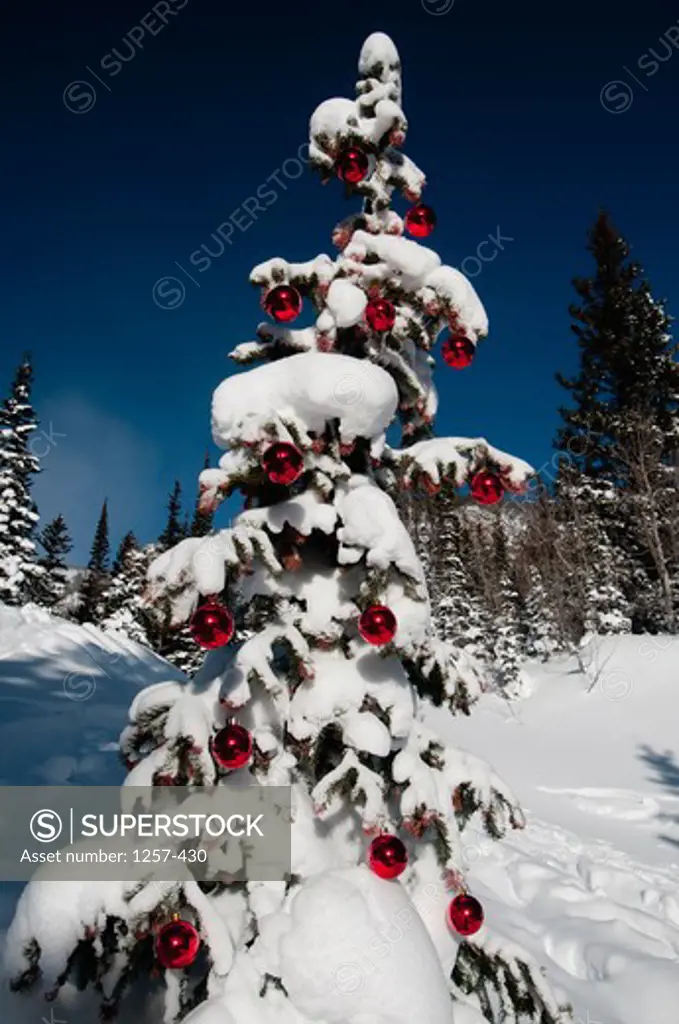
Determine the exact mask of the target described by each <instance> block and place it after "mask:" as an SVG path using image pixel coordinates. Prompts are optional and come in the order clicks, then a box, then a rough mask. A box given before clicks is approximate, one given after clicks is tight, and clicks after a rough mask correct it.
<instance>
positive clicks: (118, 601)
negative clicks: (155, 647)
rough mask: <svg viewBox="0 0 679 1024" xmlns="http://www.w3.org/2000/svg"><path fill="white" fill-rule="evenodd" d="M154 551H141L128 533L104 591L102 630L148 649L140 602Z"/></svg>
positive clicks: (144, 613)
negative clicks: (115, 633)
mask: <svg viewBox="0 0 679 1024" xmlns="http://www.w3.org/2000/svg"><path fill="white" fill-rule="evenodd" d="M155 554H156V549H155V548H153V547H149V548H148V549H144V548H141V547H140V546H139V544H138V542H137V538H136V537H135V535H134V533H132V532H131V531H130V532H129V533H126V534H125V536H124V537H123V539H122V541H121V542H120V546H119V547H118V551H117V553H116V557H115V560H114V562H113V568H112V570H111V581H110V584H109V586H108V588H107V590H106V594H105V599H104V607H103V617H102V620H101V626H102V629H111V630H115V631H116V632H119V633H123V634H124V635H125V636H127V637H129V638H130V639H131V640H136V641H137V642H138V643H141V644H145V645H147V646H149V644H150V639H149V630H150V628H151V624H150V622H149V614H148V611H147V609H146V607H145V605H144V602H143V594H144V589H145V582H146V571H147V569H148V566H149V562H150V560H151V558H152V557H153V555H155Z"/></svg>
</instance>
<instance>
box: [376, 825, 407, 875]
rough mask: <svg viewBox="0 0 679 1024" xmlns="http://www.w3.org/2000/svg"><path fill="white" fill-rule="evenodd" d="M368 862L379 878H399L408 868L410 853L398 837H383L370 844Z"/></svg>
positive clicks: (378, 837)
mask: <svg viewBox="0 0 679 1024" xmlns="http://www.w3.org/2000/svg"><path fill="white" fill-rule="evenodd" d="M368 860H369V864H370V870H371V871H374V872H375V874H376V875H377V876H378V878H398V876H399V875H402V874H403V872H404V871H405V869H406V867H407V866H408V851H407V850H406V848H405V846H404V844H403V843H402V841H401V840H400V839H399V838H398V836H390V835H381V836H377V838H376V839H373V841H372V843H371V844H370V850H369V852H368Z"/></svg>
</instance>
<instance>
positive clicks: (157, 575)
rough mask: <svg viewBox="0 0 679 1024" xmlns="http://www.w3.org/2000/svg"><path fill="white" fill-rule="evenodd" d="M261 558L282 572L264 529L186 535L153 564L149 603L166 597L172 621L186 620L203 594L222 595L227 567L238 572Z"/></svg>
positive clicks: (274, 570)
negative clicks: (194, 535) (202, 535)
mask: <svg viewBox="0 0 679 1024" xmlns="http://www.w3.org/2000/svg"><path fill="white" fill-rule="evenodd" d="M255 558H259V559H260V560H261V561H262V563H263V564H264V565H266V567H267V569H268V570H269V571H270V572H271V573H273V574H274V575H276V574H278V573H279V572H280V571H281V565H280V563H279V562H278V559H277V558H276V553H275V551H274V548H273V545H272V543H271V540H270V538H269V536H268V534H267V533H266V532H265V531H264V530H260V529H257V528H256V527H252V526H249V525H248V524H244V525H239V526H235V527H233V528H231V529H225V530H219V531H217V532H216V533H213V534H210V535H209V536H207V537H187V538H186V539H185V540H182V541H180V542H179V544H176V545H175V546H174V547H172V548H170V549H169V551H165V552H163V554H162V555H160V556H159V557H158V558H156V559H155V561H153V562H152V563H151V566H150V567H149V571H148V580H149V589H148V601H149V603H156V602H158V601H160V600H162V599H167V600H168V601H169V603H170V608H171V622H172V624H173V625H179V624H181V623H183V622H185V621H186V620H187V619H188V618H189V616H190V615H191V613H192V611H193V609H194V608H195V606H196V603H197V601H198V598H199V596H200V595H204V596H208V595H212V594H220V593H221V592H222V591H223V590H224V587H225V586H226V582H227V570H229V571H230V573H231V574H232V575H234V576H235V575H239V574H240V573H242V572H243V571H245V570H246V569H248V568H249V566H250V565H251V563H252V562H253V560H254V559H255Z"/></svg>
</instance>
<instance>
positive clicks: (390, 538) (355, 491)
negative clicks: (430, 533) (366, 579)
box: [335, 476, 426, 599]
mask: <svg viewBox="0 0 679 1024" xmlns="http://www.w3.org/2000/svg"><path fill="white" fill-rule="evenodd" d="M335 505H336V507H337V511H338V513H339V517H340V519H341V521H342V525H341V526H340V527H339V529H338V530H337V539H338V541H339V542H340V548H339V554H338V561H339V562H340V564H342V565H351V564H353V563H355V562H357V561H358V560H359V559H360V558H362V557H363V555H365V560H366V565H367V566H369V567H370V568H376V569H385V570H386V569H388V568H389V567H390V566H392V565H393V566H395V567H396V568H397V569H398V570H399V571H400V572H402V573H403V574H404V575H405V576H408V577H410V578H411V579H412V580H414V581H415V582H416V583H418V584H420V588H419V592H420V593H421V596H422V598H423V599H424V598H425V596H426V591H425V589H424V570H423V569H422V565H421V563H420V559H419V558H418V556H417V552H416V551H415V547H414V545H413V542H412V540H411V539H410V535H409V534H408V531H407V530H406V528H405V526H404V525H403V523H402V522H401V518H400V516H399V513H398V509H397V508H396V505H395V504H394V502H393V501H392V500H391V498H390V497H389V495H388V494H385V493H384V491H382V490H380V488H379V487H377V485H376V484H375V483H373V481H372V480H370V479H369V478H368V477H365V476H353V477H351V478H350V480H349V482H348V484H342V483H340V484H338V487H337V497H336V499H335Z"/></svg>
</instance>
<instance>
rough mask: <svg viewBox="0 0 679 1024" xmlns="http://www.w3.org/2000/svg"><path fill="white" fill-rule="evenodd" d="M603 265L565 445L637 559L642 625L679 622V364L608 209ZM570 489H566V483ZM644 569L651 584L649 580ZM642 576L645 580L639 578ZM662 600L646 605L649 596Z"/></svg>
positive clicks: (583, 293)
mask: <svg viewBox="0 0 679 1024" xmlns="http://www.w3.org/2000/svg"><path fill="white" fill-rule="evenodd" d="M588 248H589V251H590V253H591V254H592V256H593V257H594V260H595V263H596V269H595V273H594V275H593V276H591V277H588V278H578V279H576V280H575V281H574V287H575V290H576V292H577V294H578V298H579V300H580V301H579V303H578V304H577V305H573V306H572V307H571V316H572V317H573V319H574V321H575V323H574V324H573V326H572V330H573V331H574V333H575V335H576V337H577V339H578V346H579V349H580V368H579V372H578V373H577V375H576V376H575V377H573V378H572V379H571V378H567V377H565V376H563V375H562V374H558V375H557V380H558V381H559V383H560V384H561V385H562V386H563V387H564V388H565V389H566V390H567V391H568V392H569V393H570V396H571V399H572V402H573V405H572V406H571V407H569V408H563V409H562V410H561V416H562V418H563V421H564V425H563V426H562V427H561V429H560V430H559V432H558V436H557V442H556V444H557V448H559V449H560V450H561V451H563V452H565V453H567V455H568V459H569V461H571V462H572V463H573V464H574V466H575V467H576V469H577V471H578V474H577V475H578V476H579V479H576V474H575V473H571V474H570V476H569V480H570V481H572V485H573V488H574V492H575V493H576V494H577V497H578V499H583V500H585V501H586V503H587V505H588V506H589V507H591V508H593V509H595V510H596V514H598V515H599V517H600V518H601V521H602V523H603V526H604V529H605V530H606V533H607V535H608V536H609V537H610V539H611V542H612V544H613V546H614V547H615V548H616V549H619V550H620V552H622V553H623V554H624V555H625V556H626V558H627V559H628V560H629V562H630V563H632V564H631V565H630V567H629V574H630V575H629V579H628V581H627V583H626V587H625V590H626V597H627V599H628V601H629V602H630V606H631V609H632V614H633V617H634V627H635V629H637V630H643V629H646V628H649V627H651V628H653V627H654V626H656V624H657V621H658V619H661V620H663V621H664V622H665V623H666V625H667V626H668V627H670V626H672V625H673V622H672V620H673V617H674V610H673V595H672V575H673V571H674V562H675V555H674V551H673V547H674V538H675V537H676V532H677V531H676V521H675V522H674V523H672V526H671V528H670V529H669V530H667V529H666V528H664V527H663V521H664V516H665V514H666V512H667V509H668V505H669V506H670V507H671V509H672V512H673V514H674V512H675V511H676V500H675V496H676V475H675V474H676V462H677V450H678V449H679V421H678V418H677V410H678V408H679V364H677V360H676V353H677V347H676V345H675V344H674V343H673V342H672V338H671V335H670V320H669V317H668V316H667V314H666V313H665V310H664V307H663V304H662V303H661V302H657V301H656V300H655V299H654V298H653V297H652V294H651V290H650V286H649V284H648V282H647V281H646V280H645V279H644V278H643V276H642V269H641V267H640V266H639V264H638V263H635V262H633V261H631V260H630V259H629V255H630V249H629V246H628V244H627V243H626V242H625V240H624V239H623V238H621V237H620V235H619V233H618V232H617V231H616V230H615V228H614V227H613V225H612V224H611V222H610V220H609V218H608V216H607V215H606V214H605V213H601V214H600V215H599V217H598V219H597V221H596V223H595V225H594V227H593V228H592V230H591V232H590V236H589V245H588ZM561 493H562V494H563V488H562V491H561ZM639 574H642V575H643V576H645V577H646V580H647V583H646V584H645V585H642V586H641V587H640V586H639ZM633 579H635V580H636V582H635V583H632V582H631V581H632V580H633ZM640 592H641V593H644V594H646V595H648V593H649V592H654V593H656V594H657V595H658V597H659V600H660V607H659V608H656V609H654V610H653V611H651V610H650V609H648V608H647V607H644V608H643V609H641V608H640V607H639V603H638V595H639V593H640Z"/></svg>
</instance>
